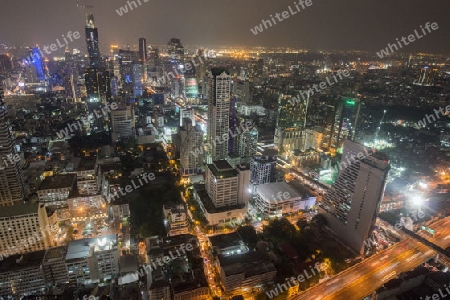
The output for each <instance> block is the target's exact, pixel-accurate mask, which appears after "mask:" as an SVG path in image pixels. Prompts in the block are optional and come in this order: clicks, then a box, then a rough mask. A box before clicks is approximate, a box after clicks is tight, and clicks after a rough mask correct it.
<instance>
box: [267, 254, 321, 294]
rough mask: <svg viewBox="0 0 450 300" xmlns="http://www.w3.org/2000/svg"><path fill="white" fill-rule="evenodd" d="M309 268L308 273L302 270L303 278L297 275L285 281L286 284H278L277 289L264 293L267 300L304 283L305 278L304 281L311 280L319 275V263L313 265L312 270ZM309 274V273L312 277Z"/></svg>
mask: <svg viewBox="0 0 450 300" xmlns="http://www.w3.org/2000/svg"><path fill="white" fill-rule="evenodd" d="M309 268H310V270H309V271H308V270H303V274H305V276H303V275H302V274H300V275H298V276H297V277H295V276H292V277H291V278H286V279H285V280H286V283H283V284H279V283H278V284H277V287H275V288H274V289H271V290H270V291H267V292H266V295H267V297H269V299H272V298H273V297H276V296H278V295H279V294H282V293H283V292H284V291H287V290H289V288H292V287H294V286H296V285H299V284H300V282H303V281H305V277H306V279H309V278H313V277H314V276H316V275H318V274H320V263H319V262H317V263H316V264H315V265H314V268H313V267H312V266H309ZM314 269H316V270H317V274H316V272H314ZM309 272H311V273H312V275H311V274H310V273H309Z"/></svg>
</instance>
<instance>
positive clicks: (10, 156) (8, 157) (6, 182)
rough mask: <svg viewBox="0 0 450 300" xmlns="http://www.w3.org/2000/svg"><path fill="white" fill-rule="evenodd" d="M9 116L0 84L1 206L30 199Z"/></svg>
mask: <svg viewBox="0 0 450 300" xmlns="http://www.w3.org/2000/svg"><path fill="white" fill-rule="evenodd" d="M7 115H8V109H7V107H6V103H5V99H4V94H3V86H2V84H1V83H0V157H1V161H0V206H10V205H15V204H20V203H23V201H24V199H25V198H26V197H28V191H27V190H28V189H27V187H26V185H25V184H24V180H23V174H22V162H21V159H20V155H19V154H18V153H17V151H16V148H15V147H14V144H13V137H12V133H11V129H10V124H9V122H8V120H7Z"/></svg>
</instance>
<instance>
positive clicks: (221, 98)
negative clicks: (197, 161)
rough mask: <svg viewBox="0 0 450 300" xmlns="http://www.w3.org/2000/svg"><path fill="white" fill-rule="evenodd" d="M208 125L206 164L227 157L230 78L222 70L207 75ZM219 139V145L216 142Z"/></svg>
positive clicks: (215, 69) (218, 69)
mask: <svg viewBox="0 0 450 300" xmlns="http://www.w3.org/2000/svg"><path fill="white" fill-rule="evenodd" d="M207 76H208V79H207V80H208V82H207V83H208V96H207V98H208V124H207V141H208V143H209V144H210V145H212V147H210V148H209V147H208V158H207V161H208V162H212V161H213V160H220V159H225V158H226V157H227V156H228V142H227V141H223V140H222V138H223V136H224V135H225V136H228V134H229V128H230V124H229V122H230V119H229V114H230V92H231V91H230V89H231V77H230V75H229V74H228V72H227V71H226V70H225V69H224V68H212V69H211V71H210V72H209V73H208V75H207ZM218 139H220V141H221V143H219V142H217V140H218Z"/></svg>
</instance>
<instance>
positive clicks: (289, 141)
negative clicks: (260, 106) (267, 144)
mask: <svg viewBox="0 0 450 300" xmlns="http://www.w3.org/2000/svg"><path fill="white" fill-rule="evenodd" d="M298 98H300V96H298ZM290 100H292V96H291V95H281V96H280V97H279V99H278V115H277V124H276V127H275V136H274V143H275V146H277V147H278V150H279V151H280V152H289V151H292V150H294V149H301V147H302V133H303V129H304V128H303V127H304V123H305V118H306V100H305V101H304V102H299V103H295V104H292V103H291V102H290Z"/></svg>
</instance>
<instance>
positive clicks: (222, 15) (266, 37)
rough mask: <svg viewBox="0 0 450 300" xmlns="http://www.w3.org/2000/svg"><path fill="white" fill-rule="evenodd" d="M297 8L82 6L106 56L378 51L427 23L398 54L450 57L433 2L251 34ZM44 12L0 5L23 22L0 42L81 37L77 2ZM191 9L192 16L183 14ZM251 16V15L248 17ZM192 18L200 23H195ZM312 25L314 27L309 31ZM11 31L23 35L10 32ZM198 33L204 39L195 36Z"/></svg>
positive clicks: (440, 12)
mask: <svg viewBox="0 0 450 300" xmlns="http://www.w3.org/2000/svg"><path fill="white" fill-rule="evenodd" d="M293 2H294V1H289V0H283V1H281V2H276V3H264V2H260V1H256V0H250V1H247V2H246V4H245V9H243V8H244V7H243V4H240V3H239V4H238V3H233V2H220V3H214V4H213V3H203V2H201V1H200V0H191V1H190V2H184V3H179V4H177V5H173V3H170V2H163V1H158V2H156V3H150V2H149V3H142V2H141V3H142V5H141V6H139V7H137V8H134V9H133V10H130V11H129V12H128V13H127V14H126V15H123V16H119V15H118V14H117V13H116V9H119V8H120V7H122V6H124V5H126V4H127V2H126V1H122V0H113V1H106V0H99V1H95V2H86V3H84V4H86V5H92V6H94V7H93V8H87V9H88V10H89V12H91V13H93V14H94V15H95V18H96V27H97V28H99V35H100V36H101V39H100V50H101V51H102V52H105V51H107V50H109V45H113V44H130V45H134V44H137V41H138V39H139V38H141V37H144V38H146V39H147V43H148V44H149V45H155V44H156V45H162V44H166V41H167V40H168V39H169V38H170V37H173V36H176V37H178V38H180V39H181V40H182V41H184V43H185V44H186V45H208V46H225V45H234V46H292V47H297V48H304V49H317V50H327V51H330V50H361V51H373V52H375V51H379V49H382V48H384V47H385V46H386V44H387V43H389V42H392V41H393V40H395V38H397V37H402V36H407V35H408V34H410V33H411V32H413V30H414V29H417V28H418V27H419V25H421V24H425V23H426V22H437V23H438V24H439V29H438V30H436V32H434V33H433V34H432V35H430V36H427V38H423V39H421V40H419V41H416V42H415V43H413V44H411V45H408V46H407V47H404V49H401V50H400V51H399V52H408V53H411V52H430V53H449V52H450V45H448V44H446V43H442V42H441V41H442V40H445V38H446V32H447V31H448V29H449V28H450V21H449V20H448V18H447V17H446V14H445V12H446V11H448V10H449V9H450V4H449V3H448V2H446V1H443V0H439V1H436V2H434V3H433V6H431V5H428V4H424V3H421V2H419V1H406V0H401V1H396V2H395V3H393V2H392V1H387V0H383V1H381V2H376V3H364V4H362V3H358V2H357V1H355V0H344V1H341V2H339V3H332V2H329V3H325V2H314V3H313V5H312V6H311V7H308V9H307V10H305V11H303V12H302V13H300V14H298V15H295V16H294V15H293V16H291V17H290V18H289V19H286V20H283V21H282V22H277V24H276V25H274V26H273V27H269V28H268V29H265V30H264V32H262V33H259V34H258V35H257V36H255V35H253V34H252V33H251V31H250V28H254V27H255V26H257V25H258V24H260V23H261V21H262V20H263V19H265V20H268V19H269V16H270V15H275V14H276V13H282V12H283V10H286V9H287V8H286V7H288V6H290V5H291V6H292V7H293V6H294V3H293ZM39 8H40V9H41V10H43V11H51V13H52V16H53V17H50V18H47V17H46V16H45V14H35V9H34V7H33V5H27V6H25V7H18V6H16V5H14V4H13V3H12V2H9V3H4V4H2V11H3V13H5V14H6V15H18V16H22V18H20V17H18V18H13V19H8V18H2V20H0V44H6V45H8V46H19V45H27V46H28V45H34V44H35V43H39V44H42V45H48V44H51V43H52V42H54V40H55V39H57V38H60V37H61V36H62V34H64V33H66V32H68V31H79V32H83V31H84V28H83V27H84V26H83V23H82V20H84V19H85V13H86V9H82V8H80V7H77V4H76V3H75V1H73V2H67V3H58V4H55V3H53V2H51V1H50V0H44V1H42V2H41V3H40V4H39ZM192 10H193V13H192V14H187V13H186V12H187V11H192ZM246 11H251V13H250V14H249V13H244V12H246ZM193 15H195V16H196V18H192V16H193ZM24 20H29V21H25V22H24ZM229 20H233V21H232V22H229ZM316 20H323V21H320V22H317V21H316ZM24 24H25V25H24ZM311 24H314V26H309V25H311ZM356 24H358V26H355V25H356ZM11 27H13V28H23V29H21V30H17V31H11V30H8V28H11ZM198 32H201V33H202V34H201V35H198V34H197V33H198ZM83 46H84V45H83V41H82V40H78V41H75V42H74V43H73V44H72V43H71V44H70V45H69V47H77V48H80V49H83V50H84V48H85V47H83ZM63 51H64V50H63V49H58V51H56V52H55V53H57V55H59V54H62V53H63Z"/></svg>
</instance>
